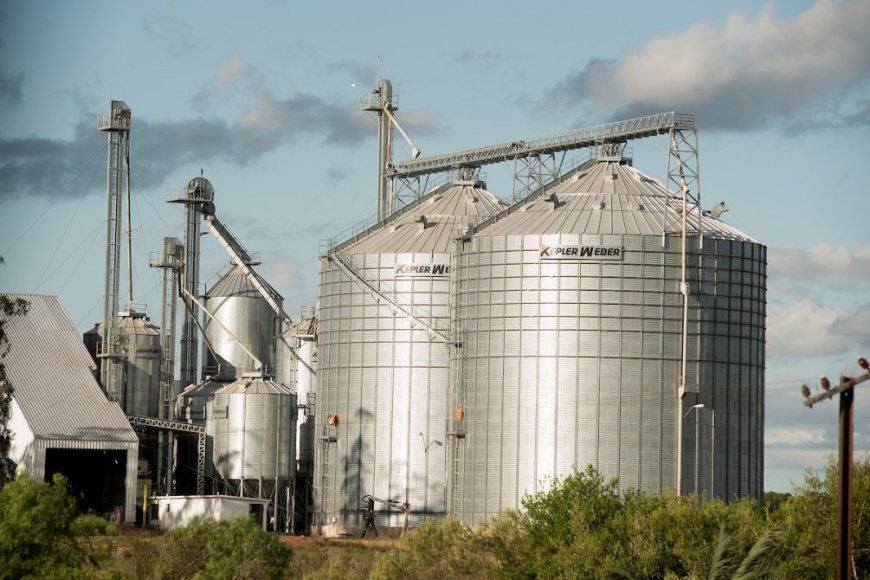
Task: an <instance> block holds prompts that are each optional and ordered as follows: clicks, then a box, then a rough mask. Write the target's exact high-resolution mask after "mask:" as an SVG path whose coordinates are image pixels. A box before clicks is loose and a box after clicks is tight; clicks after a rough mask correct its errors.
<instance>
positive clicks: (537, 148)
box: [387, 112, 695, 178]
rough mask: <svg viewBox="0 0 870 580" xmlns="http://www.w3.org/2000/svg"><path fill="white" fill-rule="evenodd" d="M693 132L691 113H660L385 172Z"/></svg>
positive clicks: (399, 174)
mask: <svg viewBox="0 0 870 580" xmlns="http://www.w3.org/2000/svg"><path fill="white" fill-rule="evenodd" d="M694 130H695V115H694V114H691V113H674V112H670V113H660V114H658V115H652V116H649V117H640V118H637V119H628V120H625V121H618V122H615V123H605V124H603V125H597V126H594V127H586V128H583V129H575V130H573V131H568V132H566V133H560V134H557V135H551V136H548V137H542V138H538V139H533V140H531V141H510V142H508V143H500V144H497V145H489V146H486V147H480V148H477V149H467V150H465V151H459V152H456V153H447V154H444V155H436V156H433V157H421V158H419V159H414V160H410V161H403V162H401V163H397V164H395V165H394V166H393V167H392V168H391V169H388V170H387V174H388V176H389V177H391V178H408V177H416V176H418V175H425V174H429V173H440V172H443V171H451V170H455V169H458V168H460V167H481V166H483V165H489V164H492V163H502V162H504V161H512V160H515V159H523V158H528V157H536V156H540V155H547V154H551V153H559V152H563V151H570V150H572V149H581V148H584V147H592V146H595V145H603V144H605V143H622V142H625V141H628V140H630V139H640V138H643V137H653V136H655V135H664V134H668V133H670V132H671V131H694Z"/></svg>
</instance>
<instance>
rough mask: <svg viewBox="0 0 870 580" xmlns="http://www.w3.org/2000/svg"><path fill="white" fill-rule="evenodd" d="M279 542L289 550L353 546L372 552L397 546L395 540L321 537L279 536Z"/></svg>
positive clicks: (397, 543)
mask: <svg viewBox="0 0 870 580" xmlns="http://www.w3.org/2000/svg"><path fill="white" fill-rule="evenodd" d="M280 538H281V541H282V542H283V543H284V544H286V545H288V546H290V547H291V548H308V547H315V546H335V547H341V546H354V547H359V548H369V549H372V550H391V549H393V548H396V547H398V546H399V540H397V539H395V538H363V539H360V538H324V537H323V536H284V535H282V536H280Z"/></svg>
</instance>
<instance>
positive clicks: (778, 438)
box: [764, 427, 827, 447]
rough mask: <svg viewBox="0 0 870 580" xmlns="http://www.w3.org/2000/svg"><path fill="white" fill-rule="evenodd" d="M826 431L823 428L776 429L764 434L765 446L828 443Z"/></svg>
mask: <svg viewBox="0 0 870 580" xmlns="http://www.w3.org/2000/svg"><path fill="white" fill-rule="evenodd" d="M826 442H827V439H826V437H825V430H824V429H823V428H821V427H814V428H812V429H804V428H801V427H776V428H773V429H768V430H766V431H765V432H764V444H765V445H786V446H790V447H793V446H795V445H806V444H807V443H826Z"/></svg>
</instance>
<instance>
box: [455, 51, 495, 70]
mask: <svg viewBox="0 0 870 580" xmlns="http://www.w3.org/2000/svg"><path fill="white" fill-rule="evenodd" d="M503 60H504V55H503V54H502V53H500V52H498V51H496V50H492V49H487V50H471V49H469V50H463V51H462V52H460V53H459V54H458V55H456V57H455V58H454V59H453V61H454V62H457V63H460V64H468V65H478V66H492V65H495V64H500V63H501V62H502V61H503Z"/></svg>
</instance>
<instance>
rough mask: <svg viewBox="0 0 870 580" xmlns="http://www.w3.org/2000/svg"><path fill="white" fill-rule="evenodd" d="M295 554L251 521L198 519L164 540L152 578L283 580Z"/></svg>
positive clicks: (166, 536) (172, 532)
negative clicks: (279, 579) (278, 579)
mask: <svg viewBox="0 0 870 580" xmlns="http://www.w3.org/2000/svg"><path fill="white" fill-rule="evenodd" d="M291 557H292V552H291V550H290V548H288V547H287V546H285V545H284V544H282V543H281V541H280V540H279V539H278V537H277V536H275V535H274V534H269V533H266V532H264V531H263V530H262V529H261V528H260V527H259V526H258V525H257V524H256V522H254V520H253V519H252V518H237V519H234V520H226V521H220V522H216V521H214V520H212V519H205V518H197V519H196V520H194V521H193V522H191V523H190V524H189V525H187V526H185V527H183V528H178V529H176V530H173V531H171V532H170V533H168V534H166V535H165V536H163V538H161V542H160V549H159V557H158V558H157V561H156V562H155V567H154V570H153V571H152V574H151V576H152V577H154V578H164V579H166V580H170V579H172V580H175V579H178V578H208V579H214V580H220V579H223V578H226V579H233V580H266V579H270V578H282V577H283V576H284V574H285V571H286V570H287V569H288V566H289V564H290V560H291Z"/></svg>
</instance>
